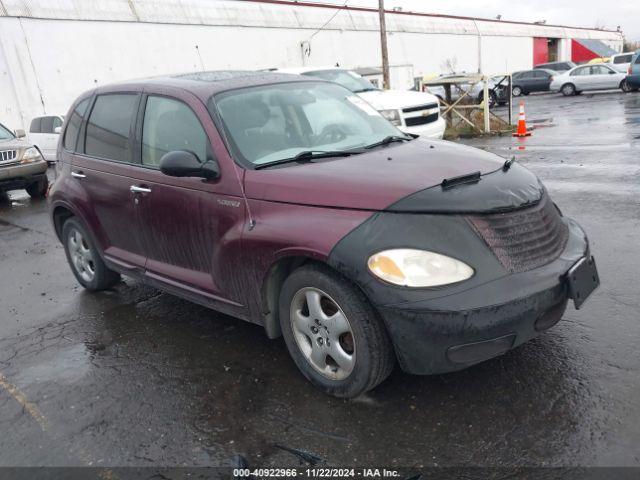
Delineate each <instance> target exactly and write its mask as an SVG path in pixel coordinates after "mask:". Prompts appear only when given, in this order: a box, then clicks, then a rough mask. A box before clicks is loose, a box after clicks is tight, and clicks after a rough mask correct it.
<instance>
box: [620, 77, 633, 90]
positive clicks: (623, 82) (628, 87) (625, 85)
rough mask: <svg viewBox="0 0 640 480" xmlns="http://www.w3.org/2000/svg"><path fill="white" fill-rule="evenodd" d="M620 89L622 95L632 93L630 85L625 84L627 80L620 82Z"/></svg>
mask: <svg viewBox="0 0 640 480" xmlns="http://www.w3.org/2000/svg"><path fill="white" fill-rule="evenodd" d="M620 89H621V90H622V91H623V92H624V93H630V92H633V90H634V89H633V87H632V86H631V85H629V82H627V80H626V79H625V80H622V82H620Z"/></svg>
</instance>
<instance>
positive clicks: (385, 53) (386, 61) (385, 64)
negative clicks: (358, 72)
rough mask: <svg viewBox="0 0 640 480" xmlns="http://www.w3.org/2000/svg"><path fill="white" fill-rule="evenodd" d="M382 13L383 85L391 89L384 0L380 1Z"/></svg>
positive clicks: (380, 11)
mask: <svg viewBox="0 0 640 480" xmlns="http://www.w3.org/2000/svg"><path fill="white" fill-rule="evenodd" d="M378 10H379V13H380V47H381V49H382V83H383V85H384V88H385V89H386V90H388V89H389V88H391V85H390V81H389V51H388V49H387V23H386V20H385V17H384V0H379V7H378Z"/></svg>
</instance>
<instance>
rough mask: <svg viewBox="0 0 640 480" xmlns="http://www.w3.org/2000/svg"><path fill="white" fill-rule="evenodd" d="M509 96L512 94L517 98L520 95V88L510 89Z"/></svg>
mask: <svg viewBox="0 0 640 480" xmlns="http://www.w3.org/2000/svg"><path fill="white" fill-rule="evenodd" d="M511 94H512V95H513V96H514V97H519V96H520V95H522V88H520V87H518V86H516V87H513V88H512V89H511Z"/></svg>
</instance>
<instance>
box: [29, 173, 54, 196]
mask: <svg viewBox="0 0 640 480" xmlns="http://www.w3.org/2000/svg"><path fill="white" fill-rule="evenodd" d="M48 189H49V180H48V179H47V178H46V177H45V178H44V179H42V180H38V181H37V182H33V183H30V184H29V185H27V186H26V188H25V190H26V191H27V193H28V194H29V196H30V197H31V198H42V197H44V196H45V195H46V194H47V190H48Z"/></svg>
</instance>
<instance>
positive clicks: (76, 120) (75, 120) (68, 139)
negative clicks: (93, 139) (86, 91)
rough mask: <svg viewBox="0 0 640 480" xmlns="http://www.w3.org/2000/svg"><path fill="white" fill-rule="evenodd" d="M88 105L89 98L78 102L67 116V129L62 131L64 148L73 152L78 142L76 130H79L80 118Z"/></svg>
mask: <svg viewBox="0 0 640 480" xmlns="http://www.w3.org/2000/svg"><path fill="white" fill-rule="evenodd" d="M88 106H89V99H88V98H87V99H85V100H83V101H81V102H80V103H78V105H77V106H76V108H74V109H73V113H72V114H71V117H69V123H68V124H67V129H66V130H65V132H64V140H63V145H64V148H65V150H69V151H72V152H74V151H75V150H76V145H77V143H78V132H80V126H81V125H82V119H83V118H84V114H85V113H86V111H87V107H88Z"/></svg>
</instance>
